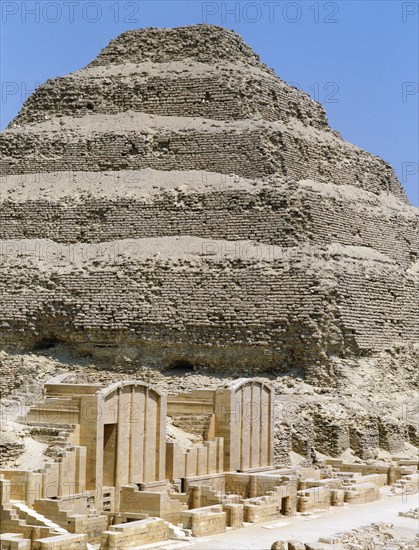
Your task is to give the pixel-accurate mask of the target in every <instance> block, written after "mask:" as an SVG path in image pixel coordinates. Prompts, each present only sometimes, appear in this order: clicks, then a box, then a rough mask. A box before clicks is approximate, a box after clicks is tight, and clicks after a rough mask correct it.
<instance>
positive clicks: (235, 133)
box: [0, 113, 405, 198]
mask: <svg viewBox="0 0 419 550" xmlns="http://www.w3.org/2000/svg"><path fill="white" fill-rule="evenodd" d="M0 153H1V155H2V161H1V164H0V175H2V176H5V175H11V174H22V173H37V172H55V171H62V170H75V171H107V170H127V169H128V170H140V169H143V168H154V169H156V170H206V171H209V172H220V173H223V174H237V175H239V176H243V177H247V178H260V177H263V176H268V175H270V174H274V173H276V174H279V175H283V176H288V177H291V178H293V179H297V180H299V179H314V180H317V181H321V182H330V183H334V184H336V185H353V186H355V187H360V188H362V189H365V190H367V191H372V192H375V193H380V192H382V191H386V192H390V193H393V194H395V195H396V196H398V197H400V198H404V197H405V195H404V192H403V190H402V188H401V186H400V184H399V182H398V180H397V178H396V176H395V174H394V171H393V169H392V168H391V167H390V166H389V165H388V164H387V163H385V162H384V161H382V160H381V159H379V158H378V157H374V156H373V155H371V154H369V153H367V152H365V151H363V150H362V149H359V148H357V147H355V146H353V145H351V144H349V143H346V142H344V141H343V140H341V139H340V138H338V137H336V136H334V135H332V134H331V133H330V132H328V133H327V132H319V131H317V130H315V129H312V128H310V127H308V126H304V125H303V124H302V123H301V122H299V121H297V120H294V121H293V122H292V124H289V125H284V124H282V123H280V122H270V123H269V122H266V121H260V120H255V121H253V120H240V121H232V122H224V121H208V123H207V122H206V121H205V119H199V118H193V117H161V116H154V115H147V114H145V113H129V114H128V113H120V114H116V115H96V116H95V117H92V116H85V117H81V118H70V117H61V118H55V119H52V120H50V121H47V122H42V123H39V124H36V125H34V126H32V125H28V126H24V127H22V128H20V127H18V128H11V129H9V130H7V131H5V132H3V133H2V134H1V135H0Z"/></svg>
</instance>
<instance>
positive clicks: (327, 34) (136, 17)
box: [0, 0, 419, 205]
mask: <svg viewBox="0 0 419 550" xmlns="http://www.w3.org/2000/svg"><path fill="white" fill-rule="evenodd" d="M0 8H1V31H2V32H1V49H2V64H1V96H2V97H1V111H2V113H1V128H5V126H6V125H7V124H8V123H9V122H10V120H11V119H12V118H13V117H14V116H15V115H16V114H17V112H18V111H19V109H20V107H21V105H22V102H23V101H24V99H25V97H27V95H28V94H30V93H31V91H33V89H34V88H35V87H36V86H37V85H39V84H41V83H42V82H44V81H45V80H47V79H48V78H52V77H55V76H59V75H65V74H67V73H69V72H71V71H74V70H76V69H78V68H80V67H82V66H84V65H86V64H87V63H88V62H89V61H91V60H92V59H93V58H94V57H96V55H97V54H98V53H99V51H100V50H101V49H102V48H103V47H105V46H106V45H107V43H108V42H109V40H110V39H111V38H113V37H115V36H117V35H118V34H119V33H121V32H123V31H124V30H127V29H136V28H140V27H150V26H158V27H173V26H181V25H188V24H192V23H202V22H206V23H211V24H216V25H222V26H225V27H227V28H231V29H235V30H236V31H237V32H239V33H240V34H241V35H242V36H243V38H244V39H245V40H246V41H247V42H248V43H249V44H250V45H251V46H252V47H253V48H254V50H255V51H256V52H257V53H258V54H259V55H260V56H261V58H262V61H264V62H265V63H267V64H268V65H269V66H271V67H272V68H274V69H275V71H276V72H277V74H278V75H279V76H280V77H281V78H283V79H284V80H286V81H288V82H292V83H294V84H295V85H298V86H299V87H300V88H302V89H303V90H304V91H306V92H307V93H309V94H310V95H311V96H312V97H314V98H315V99H317V100H319V101H320V102H321V103H322V104H323V105H324V107H325V109H326V112H327V115H328V118H329V121H330V123H331V125H332V126H333V127H334V128H335V129H336V130H338V131H339V132H340V133H341V134H342V136H343V137H344V138H345V139H346V140H348V141H350V142H352V143H354V144H356V145H358V146H360V147H362V148H364V149H366V150H368V151H370V152H372V153H374V154H376V155H379V156H380V157H382V158H384V159H385V160H386V161H388V162H389V163H390V164H391V165H392V166H393V167H394V169H395V170H396V172H397V174H398V177H399V179H400V181H401V182H402V184H403V186H404V188H405V189H406V192H407V194H408V196H409V199H410V200H411V202H412V203H414V204H416V205H418V204H419V168H418V163H419V151H418V150H419V110H418V106H419V90H418V80H419V76H418V73H419V56H418V53H419V2H418V1H411V2H408V1H401V0H397V1H393V0H381V1H380V0H371V1H369V0H362V1H357V0H341V1H330V2H329V1H324V2H323V1H315V0H307V1H305V0H300V1H296V2H292V1H286V2H282V1H281V2H280V1H268V0H266V1H265V0H260V1H253V2H252V1H249V2H248V1H246V0H241V1H240V2H238V1H226V2H218V1H204V2H201V1H195V0H188V1H177V0H167V1H166V0H149V1H137V0H134V1H128V0H119V1H118V0H109V1H108V0H96V1H89V0H59V1H54V0H38V1H30V0H27V1H16V0H12V1H7V0H0Z"/></svg>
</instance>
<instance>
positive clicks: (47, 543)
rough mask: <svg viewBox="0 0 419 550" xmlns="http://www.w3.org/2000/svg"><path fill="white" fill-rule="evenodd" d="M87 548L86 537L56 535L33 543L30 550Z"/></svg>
mask: <svg viewBox="0 0 419 550" xmlns="http://www.w3.org/2000/svg"><path fill="white" fill-rule="evenodd" d="M85 548H87V536H86V535H82V534H79V535H58V536H57V537H49V538H47V539H38V540H35V541H33V543H32V550H83V549H85Z"/></svg>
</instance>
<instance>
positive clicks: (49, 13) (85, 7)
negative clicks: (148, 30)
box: [1, 0, 141, 24]
mask: <svg viewBox="0 0 419 550" xmlns="http://www.w3.org/2000/svg"><path fill="white" fill-rule="evenodd" d="M140 7H141V3H140V2H135V1H134V2H133V1H131V2H121V1H120V0H116V1H115V2H108V1H102V2H97V1H96V2H84V1H72V0H66V1H64V2H58V1H55V2H35V1H32V2H30V1H29V2H12V1H6V2H4V1H3V2H1V20H2V23H9V22H10V21H12V20H13V19H15V20H16V19H18V21H19V22H20V23H41V22H43V23H60V22H65V23H75V22H85V23H98V22H99V21H101V20H104V19H110V20H111V21H113V22H114V23H127V24H137V23H140Z"/></svg>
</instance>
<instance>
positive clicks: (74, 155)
mask: <svg viewBox="0 0 419 550" xmlns="http://www.w3.org/2000/svg"><path fill="white" fill-rule="evenodd" d="M0 150H1V152H2V160H1V167H0V168H1V173H2V175H3V181H2V187H1V191H0V205H1V209H0V222H1V224H0V226H1V233H0V239H2V240H1V241H0V246H1V248H0V253H1V259H2V266H1V269H2V277H1V283H0V307H2V310H3V311H4V312H5V313H4V315H3V317H2V326H1V333H0V342H1V344H2V345H4V346H8V347H9V348H15V347H17V348H19V349H22V348H25V349H27V348H29V349H30V348H31V347H36V346H40V345H42V344H43V343H45V342H63V343H65V344H67V345H69V346H72V347H74V348H75V349H77V350H79V351H87V352H89V353H102V354H103V351H104V350H107V351H108V352H109V356H110V357H112V353H113V351H120V350H124V351H129V353H130V355H131V356H132V355H133V356H135V357H137V358H138V359H139V361H140V362H142V363H143V364H146V365H155V366H163V367H164V366H169V365H170V364H172V363H173V362H174V361H176V360H179V359H181V360H188V361H189V362H190V363H191V364H192V365H195V366H198V367H207V368H210V369H213V370H227V371H232V370H234V369H243V368H247V369H253V370H254V371H267V370H269V371H272V372H275V371H285V370H289V369H292V368H300V369H301V368H302V369H303V370H304V373H305V374H306V377H307V379H308V380H310V381H311V382H313V383H318V384H326V385H331V384H333V383H336V379H337V378H338V377H339V376H340V375H339V372H338V371H337V370H335V368H334V365H335V364H336V358H338V359H340V360H344V361H353V362H354V363H355V364H356V363H357V362H358V361H359V360H360V359H362V358H365V357H369V356H371V355H374V354H377V353H385V354H386V353H387V354H388V355H389V356H390V353H391V354H395V355H397V353H398V352H397V349H399V348H400V346H404V345H406V344H409V343H413V342H415V341H417V340H418V338H419V333H418V330H419V329H418V327H419V322H418V318H419V311H418V304H419V299H418V283H417V272H418V252H417V251H418V248H419V242H418V227H419V224H418V214H417V209H415V208H413V207H412V206H410V205H409V204H408V202H407V200H406V197H405V194H404V191H403V189H402V187H401V185H400V184H399V182H398V181H397V178H396V176H395V174H394V172H393V170H392V169H391V167H390V166H389V165H388V164H387V163H385V162H384V161H383V160H381V159H379V158H377V157H375V156H373V155H370V154H369V153H367V152H365V151H363V150H361V149H359V148H358V147H356V146H354V145H352V144H349V143H347V142H345V141H344V140H343V139H342V138H341V137H340V136H339V134H338V133H337V132H335V131H333V130H332V129H331V128H330V127H329V125H328V123H327V119H326V117H325V114H324V110H323V109H322V107H321V106H320V105H319V104H318V103H316V102H314V101H313V100H312V99H310V98H309V97H308V96H307V95H306V94H304V93H302V92H301V91H299V90H296V89H295V88H293V87H291V86H288V85H287V84H286V83H284V82H283V81H281V80H280V79H279V78H278V77H276V75H275V74H274V73H273V71H272V70H270V69H269V68H268V67H266V66H265V65H264V64H263V63H261V62H260V61H259V58H258V56H257V55H256V54H254V53H253V52H252V50H251V49H250V48H249V47H248V46H247V45H246V44H245V43H244V42H243V41H242V40H241V38H240V37H239V36H238V35H236V34H235V33H233V32H230V31H226V30H225V29H221V28H217V27H211V26H208V25H200V26H192V27H186V28H181V29H144V30H139V31H129V32H127V33H124V34H123V35H121V36H120V37H118V38H117V39H115V40H113V41H112V42H111V43H110V45H109V46H108V47H107V48H105V50H103V52H102V53H101V54H100V55H99V56H98V58H97V59H96V60H95V61H93V62H92V63H91V64H90V65H89V66H87V67H85V68H84V69H81V70H80V71H76V72H75V73H72V74H71V75H68V76H66V77H61V78H57V79H53V80H51V81H48V82H47V83H46V84H44V85H43V86H41V87H40V88H39V89H38V90H37V91H36V92H35V93H34V94H33V95H32V97H31V98H29V100H28V101H27V102H26V104H25V105H24V107H23V109H22V111H21V112H20V114H19V115H18V117H17V118H16V119H15V120H14V121H13V122H12V123H11V124H10V126H9V128H8V129H7V130H6V131H5V132H3V133H2V134H1V135H0ZM395 350H396V351H395ZM391 357H392V356H391ZM389 361H390V359H389ZM318 423H319V425H318V429H317V431H316V428H315V424H316V421H315V422H314V431H313V433H312V434H311V435H310V437H309V439H308V440H307V439H305V438H301V437H300V436H299V434H298V433H297V432H298V431H297V432H296V431H294V432H292V433H291V431H290V430H288V431H287V433H286V434H285V433H284V438H285V439H286V440H287V441H288V442H289V445H291V444H292V445H293V446H294V448H298V449H299V450H300V451H301V452H302V453H303V454H304V455H308V456H310V454H311V453H312V448H313V447H316V445H317V446H318V447H321V448H327V450H328V452H330V453H331V454H332V455H337V454H339V452H341V451H342V449H344V448H345V447H346V446H347V444H348V441H349V442H350V443H351V444H353V445H355V446H356V447H357V448H361V447H363V448H366V447H367V446H368V445H369V444H371V445H372V444H374V445H375V444H376V443H377V442H378V443H377V444H379V443H380V441H381V442H382V445H383V447H385V448H386V449H389V450H391V452H393V451H394V450H396V449H398V448H399V447H400V445H401V441H402V439H403V438H404V437H405V435H406V434H405V435H403V436H402V438H400V437H398V435H397V433H396V432H397V430H394V429H393V428H392V427H391V426H390V424H386V425H385V426H384V425H381V427H380V428H378V427H377V423H376V421H375V428H374V430H373V432H372V431H371V433H370V435H369V436H368V437H367V436H366V433H369V432H368V429H367V430H366V431H365V430H363V431H362V433H358V432H357V431H356V429H352V428H350V427H349V426H348V427H341V426H334V425H333V422H329V423H324V421H323V419H320V417H319V418H318ZM323 429H324V430H327V435H325V434H326V432H325V434H323V435H322V434H321V431H322V430H323ZM411 437H413V434H411ZM330 438H332V439H333V440H334V441H335V442H334V443H333V444H327V443H328V442H327V441H326V439H330ZM367 439H368V442H367ZM379 440H380V441H379ZM300 447H301V448H300ZM302 447H304V449H303V448H302Z"/></svg>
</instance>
